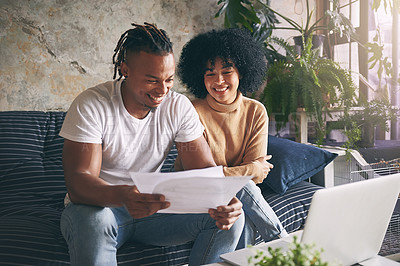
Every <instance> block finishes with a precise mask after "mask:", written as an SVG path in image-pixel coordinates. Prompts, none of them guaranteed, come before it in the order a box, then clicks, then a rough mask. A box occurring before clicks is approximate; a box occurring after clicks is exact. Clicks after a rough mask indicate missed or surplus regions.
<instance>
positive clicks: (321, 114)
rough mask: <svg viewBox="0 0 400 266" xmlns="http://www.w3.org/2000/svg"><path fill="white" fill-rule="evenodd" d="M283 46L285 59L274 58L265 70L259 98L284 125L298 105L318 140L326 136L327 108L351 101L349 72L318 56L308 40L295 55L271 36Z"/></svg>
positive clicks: (351, 92)
mask: <svg viewBox="0 0 400 266" xmlns="http://www.w3.org/2000/svg"><path fill="white" fill-rule="evenodd" d="M274 41H275V42H277V43H278V44H279V45H280V46H282V47H284V48H285V49H286V59H285V60H278V61H275V62H274V63H273V64H272V65H270V67H269V69H268V71H267V84H266V87H265V88H264V90H263V93H262V94H261V97H260V101H261V102H262V103H263V104H264V105H265V106H266V107H267V110H268V112H269V114H270V115H272V116H273V117H274V119H275V121H276V122H277V129H278V130H279V129H280V128H281V127H282V126H285V125H286V123H287V122H288V121H289V116H290V115H292V116H294V118H295V117H296V112H297V110H298V108H303V109H304V111H305V112H306V113H307V114H308V115H309V116H310V117H311V118H313V120H315V121H316V132H317V136H318V142H319V143H321V142H322V140H323V139H324V137H325V135H326V128H325V124H326V118H327V116H330V109H331V108H333V107H336V108H347V107H348V106H352V105H353V104H354V101H355V91H356V85H355V84H354V82H353V80H352V78H351V75H350V72H349V71H347V70H346V69H344V68H342V67H340V65H339V64H338V63H336V62H334V61H333V60H331V59H327V58H321V57H320V56H319V55H318V52H317V51H315V50H313V49H312V41H311V39H308V41H307V42H306V46H305V47H304V50H303V53H302V55H301V56H299V55H298V54H297V53H296V52H295V51H294V50H293V48H292V47H291V46H289V45H288V44H287V43H285V42H284V41H283V40H281V39H274Z"/></svg>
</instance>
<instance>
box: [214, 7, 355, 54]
mask: <svg viewBox="0 0 400 266" xmlns="http://www.w3.org/2000/svg"><path fill="white" fill-rule="evenodd" d="M330 1H331V2H332V6H333V8H332V10H328V11H326V12H325V14H324V15H323V16H322V17H321V18H319V19H317V20H315V22H313V16H314V9H310V4H309V0H306V21H305V23H301V24H300V23H298V22H296V21H294V20H293V19H291V18H289V17H287V16H284V15H282V14H281V13H279V12H277V11H276V10H274V9H272V8H271V7H270V6H269V1H267V2H266V3H264V2H263V1H260V0H255V1H250V0H219V1H218V5H220V4H222V6H221V8H220V9H219V11H218V12H217V14H216V15H215V16H216V17H219V16H221V15H222V14H225V19H224V25H225V27H237V26H240V25H241V26H243V27H246V28H248V29H249V30H250V31H251V32H252V33H253V36H254V37H255V38H256V39H257V40H261V41H263V42H265V45H266V46H267V48H268V49H269V52H270V51H273V52H275V53H276V50H275V49H274V48H273V46H271V45H270V43H269V38H270V37H271V34H272V31H273V30H293V31H297V32H298V36H294V41H295V43H296V44H298V45H299V47H301V48H300V50H302V47H303V45H304V43H305V42H306V41H307V38H308V37H309V36H312V39H313V44H314V47H318V46H320V45H321V43H322V42H323V40H324V35H321V34H320V33H326V34H330V33H331V32H334V33H340V35H345V36H346V37H347V38H350V37H351V36H354V33H355V29H354V27H353V25H352V23H351V21H350V20H349V19H348V18H347V17H346V16H345V15H343V14H342V13H341V12H340V9H341V8H344V7H346V6H348V5H351V4H353V3H354V2H357V1H358V0H354V1H352V2H350V3H347V4H345V5H342V6H340V5H339V0H330ZM279 19H282V20H284V21H286V22H287V23H288V24H289V25H288V26H285V27H281V26H277V24H279ZM318 34H319V35H318ZM296 49H297V48H296ZM298 53H299V52H298Z"/></svg>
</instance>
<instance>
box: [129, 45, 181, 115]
mask: <svg viewBox="0 0 400 266" xmlns="http://www.w3.org/2000/svg"><path fill="white" fill-rule="evenodd" d="M121 72H122V74H123V75H124V76H125V77H126V78H125V81H124V82H123V85H122V98H123V100H124V105H125V108H126V109H127V110H128V112H129V113H130V114H131V115H133V116H134V117H136V118H144V117H145V116H146V115H147V114H148V112H149V111H150V110H151V109H152V108H156V107H158V106H159V105H160V104H161V102H162V101H163V99H164V97H165V95H167V93H168V92H169V90H170V89H171V88H172V86H173V84H174V76H175V59H174V55H173V54H172V53H170V54H166V55H156V54H151V53H146V52H143V51H141V52H139V53H129V54H128V60H127V62H126V63H125V62H124V63H122V64H121Z"/></svg>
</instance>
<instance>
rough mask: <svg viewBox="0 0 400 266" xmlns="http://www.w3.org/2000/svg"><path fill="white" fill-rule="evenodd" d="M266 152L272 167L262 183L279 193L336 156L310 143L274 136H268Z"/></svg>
mask: <svg viewBox="0 0 400 266" xmlns="http://www.w3.org/2000/svg"><path fill="white" fill-rule="evenodd" d="M268 154H271V155H272V159H271V160H270V162H271V163H272V164H273V165H274V168H272V170H271V172H270V173H269V174H268V176H267V178H266V179H265V180H264V182H263V183H262V184H263V185H266V186H268V187H270V188H271V189H272V190H273V191H275V192H276V193H278V194H280V195H282V194H284V193H285V192H286V190H287V189H288V188H289V187H291V186H293V185H295V184H297V183H299V182H300V181H303V180H306V179H308V178H310V177H312V176H313V175H315V174H316V173H318V172H319V171H321V170H322V169H324V167H325V166H326V165H327V164H328V163H330V162H331V161H332V160H333V159H335V158H336V156H337V154H335V153H331V152H328V151H326V150H323V149H321V148H318V147H315V146H312V145H307V144H302V143H298V142H294V141H291V140H288V139H282V138H278V137H274V136H268Z"/></svg>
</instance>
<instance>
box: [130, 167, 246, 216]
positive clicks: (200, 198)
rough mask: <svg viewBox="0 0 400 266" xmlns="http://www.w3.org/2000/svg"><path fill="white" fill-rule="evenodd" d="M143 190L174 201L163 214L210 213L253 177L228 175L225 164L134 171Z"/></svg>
mask: <svg viewBox="0 0 400 266" xmlns="http://www.w3.org/2000/svg"><path fill="white" fill-rule="evenodd" d="M130 175H131V177H132V180H133V182H134V183H135V185H136V186H137V188H138V189H139V191H140V192H141V193H152V194H163V195H164V196H165V197H166V200H167V201H169V202H171V206H170V207H169V208H167V209H163V210H160V211H158V212H159V213H207V212H208V209H210V208H216V207H218V206H221V205H227V204H228V203H229V202H230V201H231V199H232V198H233V197H234V196H235V195H236V193H237V192H238V191H239V190H240V189H241V188H242V187H243V186H244V185H246V183H247V182H248V181H249V180H251V178H252V177H251V176H238V177H225V176H224V173H223V170H222V166H216V167H210V168H205V169H198V170H190V171H181V172H171V173H130Z"/></svg>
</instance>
